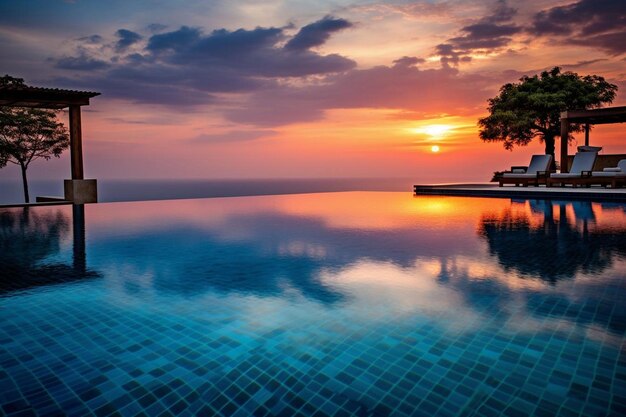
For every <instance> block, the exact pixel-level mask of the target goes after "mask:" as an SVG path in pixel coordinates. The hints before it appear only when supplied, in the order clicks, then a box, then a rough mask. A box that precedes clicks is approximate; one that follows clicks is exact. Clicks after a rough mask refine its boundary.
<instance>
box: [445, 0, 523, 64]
mask: <svg viewBox="0 0 626 417" xmlns="http://www.w3.org/2000/svg"><path fill="white" fill-rule="evenodd" d="M516 14H517V10H516V9H514V8H511V7H509V6H508V5H507V3H506V0H499V1H498V2H497V6H496V8H495V10H494V11H493V12H492V13H491V14H489V15H487V16H485V17H483V18H482V19H480V20H479V21H478V22H476V23H473V24H470V25H466V26H464V27H462V28H461V30H460V32H461V35H460V36H456V37H453V38H450V39H448V40H447V41H446V42H445V43H442V44H439V45H437V46H436V48H435V49H436V54H437V55H439V56H440V57H441V58H440V60H441V63H442V65H443V66H450V65H452V66H457V65H458V64H459V63H460V62H469V61H471V54H473V53H489V52H493V51H497V50H499V49H501V48H504V47H506V46H507V45H509V43H510V42H511V41H512V38H511V36H513V35H516V34H518V33H521V32H522V31H523V28H522V27H521V26H518V25H515V24H513V23H510V21H511V20H512V19H513V17H515V15H516Z"/></svg>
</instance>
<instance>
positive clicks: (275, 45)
mask: <svg viewBox="0 0 626 417" xmlns="http://www.w3.org/2000/svg"><path fill="white" fill-rule="evenodd" d="M349 25H351V23H349V22H347V21H345V20H343V19H334V18H330V17H326V18H324V19H321V20H319V21H317V22H314V23H312V24H311V25H307V26H305V27H304V28H302V30H301V31H300V32H298V35H296V36H295V37H293V38H292V39H298V36H299V35H300V34H301V33H309V34H312V33H314V34H315V36H314V37H309V41H308V42H309V44H312V43H315V44H321V43H323V42H325V41H326V40H327V39H328V37H329V36H330V34H331V33H333V32H335V31H337V30H339V29H340V28H341V27H348V26H349ZM306 28H309V29H306ZM311 28H313V29H311ZM115 35H116V37H117V38H118V40H117V42H116V43H115V44H111V45H110V46H104V47H101V48H99V49H94V48H86V47H85V46H84V45H79V46H78V47H77V55H76V56H69V57H68V56H66V57H62V58H58V59H56V60H55V64H56V66H57V68H62V69H75V70H77V69H81V70H85V71H86V70H95V69H107V71H105V72H103V73H97V74H93V73H92V74H85V75H84V76H82V77H80V79H75V80H73V82H72V83H71V85H72V86H74V87H84V88H87V87H88V88H98V89H99V90H100V91H102V92H103V93H104V94H106V95H107V96H109V97H113V98H122V99H127V100H131V101H134V102H140V103H154V104H163V105H169V106H179V105H181V106H195V105H198V104H211V103H215V102H216V97H217V96H216V95H217V94H223V93H250V92H254V91H256V90H259V89H267V88H272V87H273V86H274V85H275V84H276V83H279V82H284V79H285V78H302V77H308V76H324V75H328V74H333V73H338V72H343V71H348V70H350V69H352V68H354V67H355V66H356V63H355V62H354V61H353V60H351V59H348V58H346V57H344V56H341V55H338V54H328V55H323V54H320V53H318V52H315V51H312V50H309V49H302V45H303V44H302V43H301V42H302V41H299V43H300V47H298V48H295V47H290V48H287V47H286V43H285V41H286V40H287V43H288V41H289V37H288V36H287V34H285V32H284V29H282V28H275V27H269V28H264V27H256V28H254V29H250V30H248V29H237V30H233V31H230V30H227V29H219V30H214V31H212V32H210V33H208V34H205V33H204V32H203V30H202V29H200V28H196V27H191V26H181V27H180V28H179V29H177V30H173V31H169V32H164V33H158V34H151V35H150V34H149V35H148V36H146V41H142V40H143V37H142V35H141V34H139V33H135V32H132V31H129V30H127V29H120V30H118V31H117V32H116V33H115ZM313 38H315V39H316V40H315V41H314V42H313V40H312V39H313ZM300 39H302V38H300ZM320 42H321V43H320ZM131 45H132V46H133V53H132V54H125V53H124V52H126V49H128V48H129V47H130V46H131ZM107 54H108V55H107ZM111 54H113V55H111ZM96 55H97V56H96ZM103 55H107V60H106V61H105V60H103V59H102V56H103ZM57 81H58V82H67V81H68V79H67V78H66V79H57Z"/></svg>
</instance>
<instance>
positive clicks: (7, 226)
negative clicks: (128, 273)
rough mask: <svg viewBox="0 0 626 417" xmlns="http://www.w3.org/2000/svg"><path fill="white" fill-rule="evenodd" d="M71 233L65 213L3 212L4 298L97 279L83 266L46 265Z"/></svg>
mask: <svg viewBox="0 0 626 417" xmlns="http://www.w3.org/2000/svg"><path fill="white" fill-rule="evenodd" d="M69 230H70V222H69V219H68V216H67V215H66V214H65V213H63V211H61V210H56V211H44V212H42V211H38V210H37V209H32V208H29V207H24V208H22V209H9V210H3V211H0V265H2V268H0V294H2V293H5V292H10V291H15V290H21V289H27V288H30V287H35V286H39V285H48V284H53V283H61V282H67V281H70V280H75V279H80V278H82V277H85V276H95V275H96V274H94V273H93V272H89V271H86V270H85V268H84V264H81V263H78V264H74V265H72V266H70V265H66V264H63V263H47V262H46V259H47V258H48V257H50V256H52V255H55V254H57V253H58V252H59V251H60V249H61V242H62V241H63V239H64V238H66V236H67V235H68V232H69Z"/></svg>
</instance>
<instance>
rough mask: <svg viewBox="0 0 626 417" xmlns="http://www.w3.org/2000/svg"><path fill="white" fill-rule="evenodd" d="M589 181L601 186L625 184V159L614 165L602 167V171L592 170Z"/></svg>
mask: <svg viewBox="0 0 626 417" xmlns="http://www.w3.org/2000/svg"><path fill="white" fill-rule="evenodd" d="M591 181H592V183H594V184H599V185H602V186H605V187H606V186H607V185H610V186H611V187H612V188H615V187H619V186H621V185H622V183H623V184H626V159H622V160H621V161H619V162H618V163H617V166H616V167H611V168H604V170H602V171H593V172H592V173H591Z"/></svg>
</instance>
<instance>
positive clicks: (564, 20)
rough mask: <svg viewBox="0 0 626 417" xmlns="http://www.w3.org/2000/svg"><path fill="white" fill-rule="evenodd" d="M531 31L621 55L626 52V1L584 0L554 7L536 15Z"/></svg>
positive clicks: (565, 41) (537, 34) (538, 34)
mask: <svg viewBox="0 0 626 417" xmlns="http://www.w3.org/2000/svg"><path fill="white" fill-rule="evenodd" d="M529 32H531V33H532V34H534V35H536V36H557V37H561V42H563V43H572V44H576V45H587V46H591V47H597V48H600V49H603V50H605V51H607V52H609V53H610V54H614V55H618V54H621V53H624V52H626V41H625V39H626V4H625V3H624V1H623V0H581V1H578V2H575V3H571V4H568V5H564V6H557V7H552V8H550V9H546V10H542V11H541V12H539V13H537V14H536V15H535V16H534V18H533V22H532V25H531V27H530V28H529Z"/></svg>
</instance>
